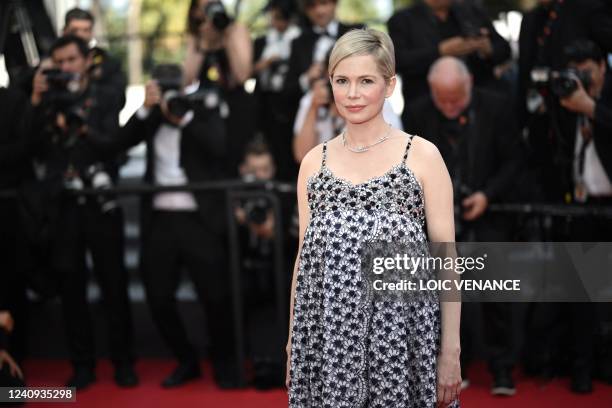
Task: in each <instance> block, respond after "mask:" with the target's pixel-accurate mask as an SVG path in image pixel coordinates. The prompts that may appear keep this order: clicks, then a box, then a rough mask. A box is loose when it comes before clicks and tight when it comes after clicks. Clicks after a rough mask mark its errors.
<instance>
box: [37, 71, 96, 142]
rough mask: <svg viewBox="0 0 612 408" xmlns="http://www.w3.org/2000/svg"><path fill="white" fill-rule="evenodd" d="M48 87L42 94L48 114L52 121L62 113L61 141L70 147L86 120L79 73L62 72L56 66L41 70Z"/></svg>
mask: <svg viewBox="0 0 612 408" xmlns="http://www.w3.org/2000/svg"><path fill="white" fill-rule="evenodd" d="M42 73H43V74H44V75H45V78H46V80H47V84H48V86H49V89H48V90H47V91H46V92H45V93H44V95H43V101H44V103H45V104H46V105H48V106H49V107H50V110H49V114H50V120H51V122H52V123H55V118H56V117H57V115H58V114H62V115H63V116H64V119H65V123H66V127H65V129H63V134H64V138H63V139H62V143H63V144H64V145H65V146H66V147H71V146H72V145H74V144H75V143H76V141H77V140H78V133H79V130H80V129H81V128H82V127H83V125H85V123H86V121H87V114H86V111H85V109H84V108H83V104H84V99H83V93H82V92H81V90H80V78H81V77H80V75H78V74H75V73H71V72H64V71H62V70H60V69H58V68H48V69H45V70H43V71H42Z"/></svg>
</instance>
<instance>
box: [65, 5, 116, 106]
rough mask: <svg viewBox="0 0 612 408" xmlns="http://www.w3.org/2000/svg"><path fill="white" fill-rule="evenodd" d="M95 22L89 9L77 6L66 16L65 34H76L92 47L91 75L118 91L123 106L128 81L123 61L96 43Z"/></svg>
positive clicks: (100, 84) (94, 79) (97, 82)
mask: <svg viewBox="0 0 612 408" xmlns="http://www.w3.org/2000/svg"><path fill="white" fill-rule="evenodd" d="M94 24H95V20H94V17H93V15H92V14H91V13H90V12H89V11H87V10H83V9H80V8H78V7H75V8H73V9H70V10H68V12H67V13H66V16H65V17H64V35H68V34H72V35H76V36H77V37H79V38H82V39H83V41H85V42H86V43H87V44H88V45H89V46H90V47H91V48H90V51H89V52H90V55H91V57H92V64H91V66H90V68H89V71H90V73H89V74H90V77H91V78H92V80H93V81H95V82H96V84H97V85H98V86H104V87H107V88H109V89H111V90H113V91H114V92H117V95H118V96H119V97H120V99H121V102H120V103H121V106H123V105H124V103H125V87H126V86H127V81H126V78H125V75H124V73H123V71H122V69H121V61H119V60H117V59H115V58H113V57H112V56H111V55H109V54H108V52H107V51H106V50H104V49H102V48H100V47H99V46H97V45H95V44H96V42H95V40H94V36H93V32H94Z"/></svg>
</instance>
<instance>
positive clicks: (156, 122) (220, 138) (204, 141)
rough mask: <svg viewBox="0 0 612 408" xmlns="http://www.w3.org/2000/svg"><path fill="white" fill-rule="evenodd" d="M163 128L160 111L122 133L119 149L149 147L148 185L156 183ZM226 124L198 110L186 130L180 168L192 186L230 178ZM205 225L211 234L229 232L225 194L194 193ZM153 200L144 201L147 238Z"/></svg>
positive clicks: (133, 120) (134, 122) (132, 120)
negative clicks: (143, 144) (157, 146)
mask: <svg viewBox="0 0 612 408" xmlns="http://www.w3.org/2000/svg"><path fill="white" fill-rule="evenodd" d="M161 124H162V113H161V110H160V109H159V107H155V108H154V109H152V110H151V112H149V115H148V116H147V117H146V119H144V120H142V119H140V118H139V117H138V116H137V115H136V114H134V115H133V116H132V117H131V118H130V120H129V121H128V122H127V123H126V125H125V126H124V127H123V128H122V129H121V130H120V132H119V138H118V141H119V144H118V145H117V146H116V147H115V148H118V149H127V148H129V147H131V146H134V145H137V144H138V143H140V142H141V141H145V142H146V144H147V164H146V172H145V181H146V182H148V183H153V182H154V181H155V179H154V177H155V174H154V169H155V148H154V145H153V142H154V140H153V139H154V136H155V134H156V132H157V130H158V128H159V126H160V125H161ZM225 134H226V132H225V122H224V120H223V119H222V118H221V117H220V116H219V115H216V114H209V113H206V111H205V110H204V109H201V110H198V112H197V113H196V116H195V117H194V119H193V120H192V121H191V122H190V123H189V124H188V125H187V126H185V127H184V128H183V129H182V133H181V144H180V164H181V167H182V168H183V169H184V171H185V175H186V176H187V180H188V182H206V181H215V180H220V179H225V178H227V166H226V161H227V150H228V149H227V140H226V138H225V137H224V135H225ZM194 197H195V199H196V201H197V203H198V210H199V213H200V215H201V217H202V221H203V222H204V224H205V225H206V227H207V228H209V229H210V230H211V231H213V232H214V233H217V234H220V235H222V234H224V233H225V230H226V213H225V210H226V208H225V201H226V200H225V195H224V193H223V192H216V191H215V192H204V193H194ZM152 198H153V197H152V196H147V197H144V199H143V200H142V203H143V211H142V217H143V229H144V231H143V236H146V229H147V227H148V225H149V217H150V214H151V210H152Z"/></svg>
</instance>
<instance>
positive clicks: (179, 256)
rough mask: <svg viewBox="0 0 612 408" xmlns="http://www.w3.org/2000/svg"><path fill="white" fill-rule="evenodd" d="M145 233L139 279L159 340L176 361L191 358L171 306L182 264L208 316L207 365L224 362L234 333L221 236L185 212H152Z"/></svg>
mask: <svg viewBox="0 0 612 408" xmlns="http://www.w3.org/2000/svg"><path fill="white" fill-rule="evenodd" d="M148 231H149V232H148V236H146V237H144V241H143V243H144V247H143V280H144V284H145V288H146V291H147V301H148V303H149V306H150V308H151V313H152V315H153V320H154V321H155V324H156V325H157V328H158V329H159V331H160V333H161V335H162V337H163V339H164V341H165V342H166V343H167V344H168V346H169V347H170V349H171V350H172V352H173V353H174V355H175V357H176V358H177V360H179V361H180V362H191V361H194V360H197V358H198V356H197V354H196V351H195V349H194V347H193V345H192V344H191V343H190V342H189V340H188V337H187V332H186V330H185V326H184V324H183V322H182V320H181V318H180V316H179V314H178V310H177V305H176V297H175V292H176V290H177V287H178V284H179V282H180V277H181V271H182V268H183V267H184V268H186V269H187V271H188V272H189V274H190V277H191V280H192V281H193V283H194V285H195V289H196V291H197V294H198V298H199V301H200V302H201V304H202V306H203V307H204V309H205V312H206V315H207V318H208V334H209V336H210V341H211V357H212V359H213V363H214V364H215V366H217V364H225V363H229V362H230V361H231V360H232V356H233V352H234V345H233V344H234V340H233V339H234V335H233V325H232V323H233V322H232V319H231V316H232V307H231V301H230V296H229V293H230V291H229V287H230V285H229V284H230V281H229V274H228V267H227V245H226V239H225V238H224V237H220V236H218V235H216V234H214V233H212V232H210V231H209V230H207V229H206V228H205V227H204V226H203V224H202V221H201V218H200V214H199V213H196V212H190V211H154V212H153V215H152V219H151V225H150V228H149V230H148Z"/></svg>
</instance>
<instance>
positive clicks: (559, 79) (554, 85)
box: [531, 68, 591, 98]
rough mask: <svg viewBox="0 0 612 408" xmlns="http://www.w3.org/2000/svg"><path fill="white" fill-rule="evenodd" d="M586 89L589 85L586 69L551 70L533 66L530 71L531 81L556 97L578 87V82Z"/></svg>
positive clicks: (569, 92) (537, 87) (588, 75)
mask: <svg viewBox="0 0 612 408" xmlns="http://www.w3.org/2000/svg"><path fill="white" fill-rule="evenodd" d="M579 82H580V83H581V84H582V86H583V88H584V89H586V90H588V89H589V88H590V87H591V75H590V73H589V72H588V71H580V70H577V69H574V68H565V69H562V70H559V71H553V70H550V69H548V68H534V69H533V70H532V71H531V83H532V84H533V87H534V88H536V89H540V90H546V89H548V90H550V92H551V93H552V94H553V95H555V96H557V97H558V98H566V97H568V96H570V95H571V94H573V93H574V92H575V91H576V90H577V89H578V83H579Z"/></svg>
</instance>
